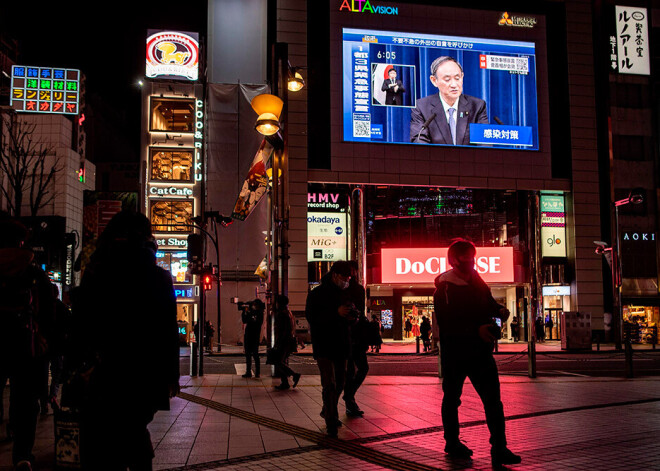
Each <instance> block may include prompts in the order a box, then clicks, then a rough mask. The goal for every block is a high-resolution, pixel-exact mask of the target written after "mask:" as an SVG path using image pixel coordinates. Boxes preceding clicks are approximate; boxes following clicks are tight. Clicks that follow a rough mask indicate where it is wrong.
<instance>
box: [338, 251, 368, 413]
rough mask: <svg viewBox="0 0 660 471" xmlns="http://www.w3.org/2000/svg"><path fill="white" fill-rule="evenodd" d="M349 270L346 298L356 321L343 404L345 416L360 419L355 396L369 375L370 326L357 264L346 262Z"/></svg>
mask: <svg viewBox="0 0 660 471" xmlns="http://www.w3.org/2000/svg"><path fill="white" fill-rule="evenodd" d="M348 264H349V266H350V268H351V279H350V281H349V284H348V296H349V299H350V301H351V302H352V303H353V305H354V306H355V309H356V311H357V312H356V315H357V319H356V321H355V323H354V324H353V325H352V326H351V354H350V356H349V357H348V360H347V363H346V386H345V388H344V396H343V399H344V403H345V404H346V414H347V415H349V416H353V417H362V416H363V415H364V411H363V410H362V409H360V406H358V404H357V402H355V394H356V393H357V391H358V389H359V388H360V386H361V385H362V383H363V382H364V379H365V378H366V377H367V374H368V373H369V362H368V360H367V350H368V349H369V344H370V343H371V342H370V340H371V339H370V335H369V334H370V324H369V319H367V317H366V316H365V313H364V312H365V306H366V300H367V298H366V292H365V290H364V287H363V286H362V285H361V284H360V283H359V282H358V264H357V262H355V261H354V260H351V261H349V262H348Z"/></svg>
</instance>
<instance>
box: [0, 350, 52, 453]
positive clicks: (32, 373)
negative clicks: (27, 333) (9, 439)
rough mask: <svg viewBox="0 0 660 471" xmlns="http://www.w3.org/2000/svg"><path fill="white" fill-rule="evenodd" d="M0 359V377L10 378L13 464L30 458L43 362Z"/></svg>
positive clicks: (41, 360)
mask: <svg viewBox="0 0 660 471" xmlns="http://www.w3.org/2000/svg"><path fill="white" fill-rule="evenodd" d="M2 357H3V358H0V378H1V379H2V380H3V381H6V379H7V378H9V387H10V390H9V425H10V427H11V430H12V433H13V436H14V446H13V450H12V461H13V463H14V464H16V463H18V462H19V461H23V460H31V459H32V448H33V446H34V439H35V432H36V428H37V417H38V415H39V396H40V392H41V387H42V382H43V381H42V376H43V375H42V370H43V368H44V361H45V359H44V358H16V357H14V358H11V357H9V356H7V355H2ZM3 386H4V385H3Z"/></svg>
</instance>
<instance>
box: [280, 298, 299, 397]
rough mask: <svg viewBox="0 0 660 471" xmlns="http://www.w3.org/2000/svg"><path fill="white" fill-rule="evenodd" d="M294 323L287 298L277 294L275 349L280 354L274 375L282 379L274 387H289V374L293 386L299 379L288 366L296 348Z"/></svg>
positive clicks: (283, 388) (281, 388)
mask: <svg viewBox="0 0 660 471" xmlns="http://www.w3.org/2000/svg"><path fill="white" fill-rule="evenodd" d="M297 344H298V342H297V340H296V323H295V321H294V318H293V313H292V312H291V311H290V310H289V298H288V297H286V296H283V295H279V296H277V297H276V298H275V350H276V351H278V352H279V354H280V356H279V358H278V362H277V363H276V364H275V365H274V366H275V375H276V376H279V378H280V380H281V381H282V382H281V383H280V384H279V385H277V386H275V389H279V390H285V389H289V388H290V387H291V386H290V385H289V376H291V377H292V378H293V387H294V388H295V387H296V386H297V385H298V381H300V373H296V372H295V371H293V370H292V369H291V367H290V366H289V356H290V355H291V353H294V352H296V351H298V350H297Z"/></svg>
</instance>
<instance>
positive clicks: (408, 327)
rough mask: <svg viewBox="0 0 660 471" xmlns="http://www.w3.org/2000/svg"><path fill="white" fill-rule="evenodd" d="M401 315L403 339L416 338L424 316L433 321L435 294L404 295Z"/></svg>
mask: <svg viewBox="0 0 660 471" xmlns="http://www.w3.org/2000/svg"><path fill="white" fill-rule="evenodd" d="M401 315H402V317H401V325H402V326H403V340H415V338H417V337H419V335H420V326H421V325H422V321H423V320H424V318H427V319H428V320H429V322H431V323H433V296H402V297H401Z"/></svg>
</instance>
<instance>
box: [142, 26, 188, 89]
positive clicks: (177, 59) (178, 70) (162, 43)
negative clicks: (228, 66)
mask: <svg viewBox="0 0 660 471" xmlns="http://www.w3.org/2000/svg"><path fill="white" fill-rule="evenodd" d="M149 34H150V36H149V37H148V38H147V72H146V75H147V77H149V78H154V77H165V78H171V79H173V80H176V79H184V80H185V79H187V80H197V78H198V76H199V35H198V34H197V33H180V32H176V31H159V32H154V33H153V34H152V31H149Z"/></svg>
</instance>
